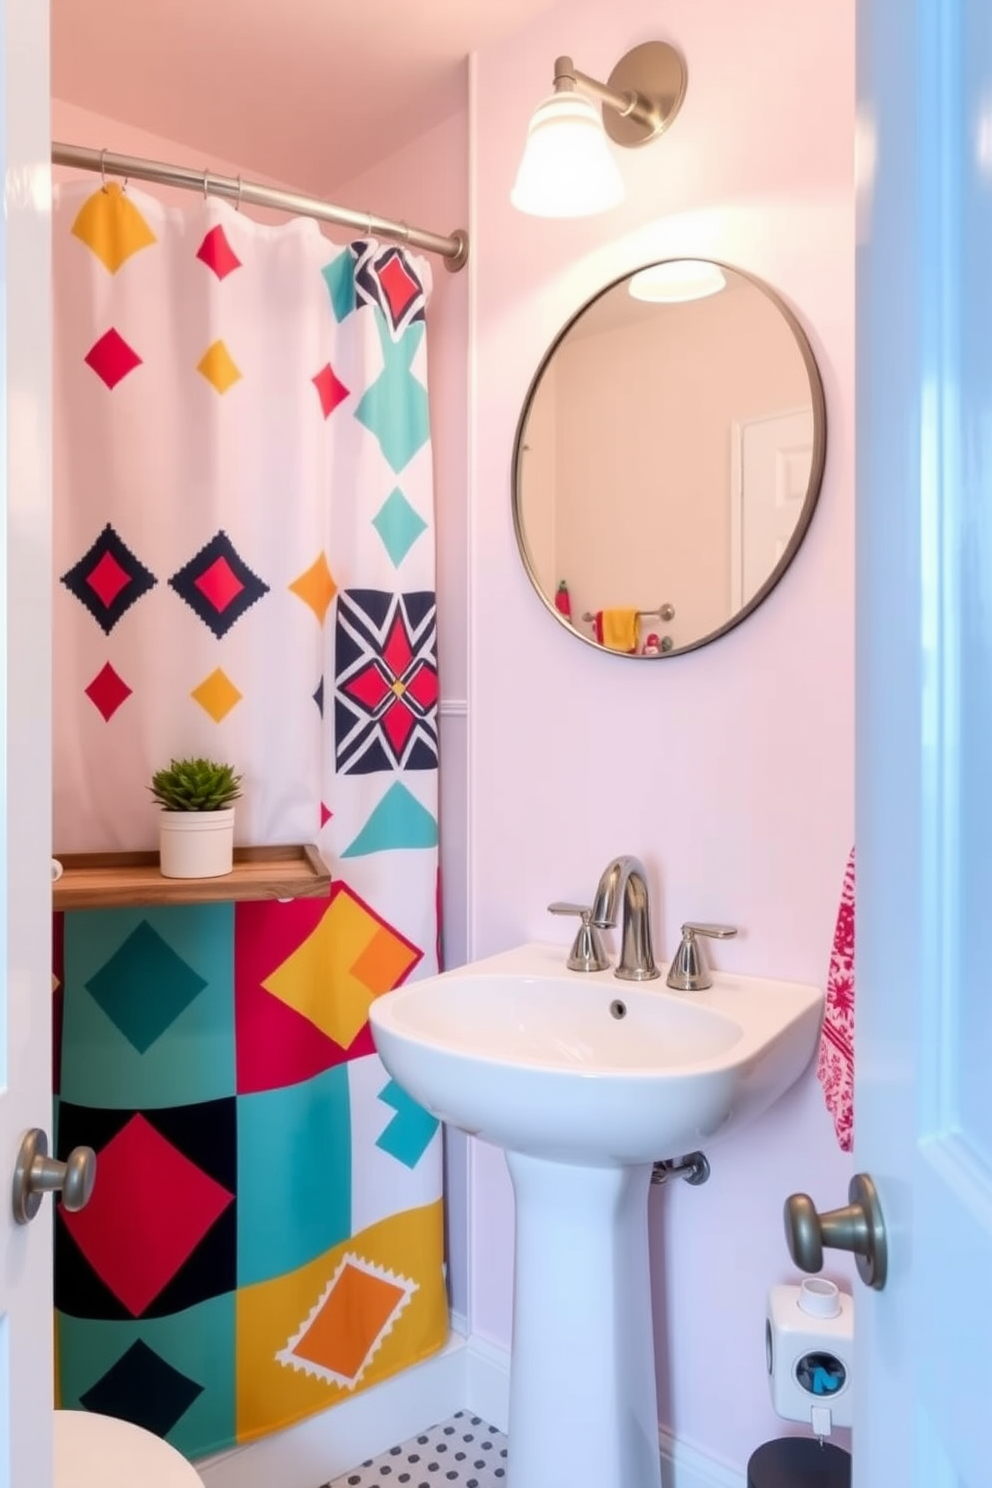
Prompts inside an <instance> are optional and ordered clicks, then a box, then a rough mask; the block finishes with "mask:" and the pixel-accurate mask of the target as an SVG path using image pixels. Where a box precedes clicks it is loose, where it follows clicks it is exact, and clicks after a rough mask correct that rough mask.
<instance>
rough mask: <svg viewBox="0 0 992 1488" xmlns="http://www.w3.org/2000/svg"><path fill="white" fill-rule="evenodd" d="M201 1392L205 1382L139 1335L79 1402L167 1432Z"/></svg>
mask: <svg viewBox="0 0 992 1488" xmlns="http://www.w3.org/2000/svg"><path fill="white" fill-rule="evenodd" d="M202 1394H203V1386H202V1385H199V1384H197V1383H196V1381H195V1380H191V1379H189V1378H188V1376H187V1375H185V1374H180V1372H179V1370H178V1369H174V1368H173V1367H172V1365H171V1364H168V1363H167V1362H166V1361H165V1359H163V1358H162V1357H161V1355H159V1354H157V1353H156V1352H155V1350H154V1349H151V1348H149V1347H148V1345H147V1343H145V1342H143V1340H142V1339H140V1338H139V1339H138V1340H137V1342H135V1343H132V1345H131V1347H130V1348H129V1349H128V1350H127V1352H126V1353H123V1354H121V1356H120V1358H119V1359H118V1360H117V1363H116V1364H112V1365H111V1367H110V1368H109V1369H108V1370H107V1372H106V1374H105V1375H103V1376H102V1378H100V1379H98V1380H97V1382H96V1384H95V1385H91V1386H90V1388H89V1389H88V1390H87V1391H86V1393H85V1395H81V1396H80V1397H79V1403H80V1405H84V1406H85V1407H86V1409H87V1410H89V1411H95V1412H96V1413H97V1414H98V1415H102V1416H115V1417H116V1418H117V1420H119V1421H132V1422H133V1423H134V1425H135V1426H143V1427H144V1428H145V1430H146V1431H152V1432H154V1433H155V1435H156V1436H165V1435H166V1434H167V1433H168V1432H170V1431H171V1430H172V1428H173V1426H175V1424H176V1422H177V1421H178V1420H179V1418H180V1417H181V1416H184V1415H185V1414H186V1412H187V1411H188V1410H189V1408H190V1406H191V1405H192V1404H193V1401H194V1400H195V1399H196V1397H197V1396H198V1395H202Z"/></svg>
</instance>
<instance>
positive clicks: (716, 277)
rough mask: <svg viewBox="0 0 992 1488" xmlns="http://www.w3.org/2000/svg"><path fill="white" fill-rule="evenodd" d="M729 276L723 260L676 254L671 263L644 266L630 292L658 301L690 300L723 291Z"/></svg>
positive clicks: (671, 302)
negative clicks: (725, 273)
mask: <svg viewBox="0 0 992 1488" xmlns="http://www.w3.org/2000/svg"><path fill="white" fill-rule="evenodd" d="M726 284H727V280H726V278H725V277H724V274H723V271H722V269H721V268H720V266H719V264H715V263H707V262H706V260H705V259H701V258H673V259H672V260H671V261H670V262H668V263H659V264H651V265H650V267H649V268H646V269H641V271H640V273H639V274H635V275H634V277H633V278H632V279H631V281H630V286H629V288H630V294H631V296H632V298H633V299H635V300H648V301H649V302H650V303H651V304H655V305H681V304H684V303H685V302H686V301H688V300H704V299H705V298H706V296H707V295H715V294H719V293H720V291H721V289H725V288H726Z"/></svg>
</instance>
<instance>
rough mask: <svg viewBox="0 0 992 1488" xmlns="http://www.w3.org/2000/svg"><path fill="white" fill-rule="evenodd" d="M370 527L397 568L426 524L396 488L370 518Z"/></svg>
mask: <svg viewBox="0 0 992 1488" xmlns="http://www.w3.org/2000/svg"><path fill="white" fill-rule="evenodd" d="M372 526H373V527H374V528H375V530H376V532H378V534H379V536H380V537H381V538H382V545H383V547H384V548H385V549H386V552H387V553H388V554H389V556H390V558H391V559H392V560H393V567H394V568H399V566H400V564H401V563H402V562H403V559H404V558H405V557H406V555H407V553H409V551H410V549H411V548H412V547H413V545H414V543H415V542H416V541H417V538H418V537H419V536H420V534H421V533H422V532H426V530H427V523H426V522H425V521H424V519H423V517H422V516H421V515H420V513H419V512H415V511H414V509H413V507H412V506H411V505H410V503H409V501H407V499H406V497H405V496H404V495H403V492H402V491H401V490H400V488H399V486H396V487H395V488H394V489H393V490H392V491H390V493H389V495H388V496H387V497H386V499H385V501H384V502H383V503H382V505H381V506H380V508H379V510H378V511H377V512H376V514H375V516H374V517H373V518H372Z"/></svg>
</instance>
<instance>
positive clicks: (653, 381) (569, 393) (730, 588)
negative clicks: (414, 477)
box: [513, 259, 826, 658]
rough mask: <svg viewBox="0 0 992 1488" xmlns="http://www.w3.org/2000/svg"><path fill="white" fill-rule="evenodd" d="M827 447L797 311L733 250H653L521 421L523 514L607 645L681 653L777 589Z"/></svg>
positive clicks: (541, 560)
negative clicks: (680, 254)
mask: <svg viewBox="0 0 992 1488" xmlns="http://www.w3.org/2000/svg"><path fill="white" fill-rule="evenodd" d="M825 450H826V415H825V409H824V401H823V388H822V385H821V382H820V376H819V373H818V371H817V367H816V362H815V360H814V357H813V353H812V351H811V349H810V346H809V342H808V341H807V340H806V337H805V335H804V334H803V331H802V328H801V326H800V325H799V323H798V321H797V320H796V318H795V316H794V315H793V314H792V312H791V311H790V310H789V309H788V307H787V306H786V305H785V304H784V303H783V302H782V300H781V299H779V297H778V296H777V295H776V294H775V293H774V292H773V291H772V290H771V289H769V288H768V286H767V285H765V284H763V283H761V281H760V280H757V279H754V278H752V277H751V276H750V275H748V274H743V273H741V272H739V271H738V270H736V269H731V268H728V267H727V266H726V265H724V264H717V263H713V262H710V261H708V260H707V261H704V260H698V259H674V260H669V261H667V262H665V263H660V264H652V265H650V266H648V268H646V269H643V270H639V271H638V272H637V273H635V274H631V275H628V276H627V277H626V278H624V279H621V280H618V281H617V282H616V283H614V284H611V285H609V286H608V287H607V288H606V289H604V290H603V291H602V292H601V293H600V294H597V295H596V296H595V297H594V298H593V299H591V300H590V301H589V302H588V303H587V304H586V305H584V306H583V307H582V309H581V310H579V312H578V313H577V314H576V315H575V316H573V318H572V319H571V320H570V321H569V323H568V325H566V327H565V328H564V330H563V331H562V332H561V334H560V336H559V337H558V338H557V340H556V341H555V343H554V345H553V346H552V347H551V349H550V350H549V352H548V353H547V355H546V356H545V358H544V360H543V362H542V363H541V366H540V367H539V368H538V371H537V375H536V376H535V378H534V381H533V383H532V384H531V388H530V392H529V393H528V396H527V402H526V404H525V405H524V410H523V413H522V414H521V417H520V422H519V425H518V428H517V438H516V445H515V449H514V459H513V520H514V527H515V530H516V534H517V542H518V544H519V547H520V553H521V556H522V558H523V561H524V564H525V566H526V569H527V572H528V574H529V575H530V578H531V581H532V582H533V584H534V587H535V588H536V589H537V592H538V594H540V596H541V598H542V599H543V600H544V602H545V604H546V605H547V607H548V608H549V610H551V612H552V613H553V614H554V615H555V616H556V618H557V619H558V620H559V621H560V622H561V623H562V624H563V625H565V626H567V627H568V628H569V629H570V630H571V631H572V632H573V633H574V634H575V635H577V636H579V637H580V639H582V640H583V641H587V642H588V643H589V644H590V645H594V646H599V647H601V648H604V649H606V650H611V651H615V652H619V653H621V654H624V655H632V656H638V657H649V658H656V657H664V656H677V655H679V654H680V653H681V652H684V651H692V650H695V649H696V647H698V646H705V645H706V644H707V643H708V642H710V641H713V640H716V638H717V637H718V636H721V635H725V634H726V632H727V631H728V630H731V629H732V628H733V627H734V626H735V625H739V624H740V622H741V621H742V620H743V619H745V617H746V616H747V615H749V614H751V612H752V611H753V610H754V609H756V608H757V606H758V605H759V604H761V602H762V600H764V599H766V598H767V596H768V595H769V594H770V593H771V591H772V589H773V588H774V587H775V585H776V584H777V583H778V581H779V579H780V578H781V577H782V575H783V574H784V573H785V571H786V569H787V568H788V567H789V564H790V563H791V562H792V559H793V557H794V556H795V554H796V551H797V549H798V547H799V544H800V543H801V542H802V540H803V537H804V536H805V533H806V529H807V528H808V526H809V523H810V520H811V518H812V515H813V510H814V508H815V506H816V500H817V497H818V495H819V491H820V481H821V478H822V475H823V461H824V454H825Z"/></svg>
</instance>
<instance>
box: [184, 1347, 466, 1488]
mask: <svg viewBox="0 0 992 1488" xmlns="http://www.w3.org/2000/svg"><path fill="white" fill-rule="evenodd" d="M466 1352H467V1349H466V1342H465V1339H464V1337H462V1336H460V1335H459V1334H457V1333H452V1335H451V1337H450V1339H449V1340H448V1342H447V1344H446V1345H445V1347H444V1348H443V1349H442V1350H441V1352H440V1353H438V1354H435V1355H434V1356H433V1358H430V1359H425V1360H424V1362H423V1363H422V1364H414V1365H413V1366H412V1367H411V1368H410V1369H404V1370H403V1372H402V1373H401V1374H397V1375H394V1376H393V1378H392V1379H389V1380H384V1381H383V1383H382V1384H381V1385H373V1386H372V1387H371V1388H370V1389H368V1390H363V1391H362V1393H361V1394H360V1395H355V1396H354V1397H353V1398H352V1399H351V1400H345V1401H342V1402H341V1404H340V1405H336V1406H334V1407H333V1408H332V1409H331V1410H328V1411H322V1412H321V1414H320V1415H318V1416H311V1417H310V1418H309V1419H308V1420H306V1421H301V1422H300V1423H299V1424H298V1425H296V1426H290V1427H289V1428H288V1429H287V1430H286V1431H280V1432H277V1433H276V1434H275V1435H273V1436H267V1437H264V1438H263V1439H262V1440H261V1441H257V1442H248V1443H246V1444H245V1445H244V1446H239V1447H233V1448H232V1449H231V1450H230V1451H229V1452H221V1453H219V1454H218V1455H217V1456H215V1457H206V1458H201V1460H200V1461H199V1462H197V1463H196V1464H195V1466H196V1470H197V1472H198V1473H199V1474H200V1476H201V1478H202V1479H203V1483H204V1488H317V1485H318V1484H319V1483H327V1482H329V1481H330V1479H331V1478H336V1477H339V1476H340V1475H341V1474H342V1473H345V1472H347V1471H348V1470H349V1468H352V1467H355V1466H356V1464H357V1463H359V1462H364V1461H366V1459H367V1458H369V1457H376V1456H378V1454H379V1453H380V1452H385V1451H386V1449H387V1448H388V1447H394V1446H396V1445H397V1443H399V1442H401V1441H406V1440H407V1438H408V1437H411V1436H416V1435H417V1432H418V1431H422V1430H423V1428H424V1427H425V1426H430V1425H433V1423H434V1422H435V1421H443V1420H445V1419H446V1418H447V1417H448V1416H451V1415H454V1413H455V1411H456V1410H461V1408H462V1406H463V1405H464V1404H465V1376H466V1372H467V1367H466V1360H465V1355H466ZM494 1424H495V1423H494Z"/></svg>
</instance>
